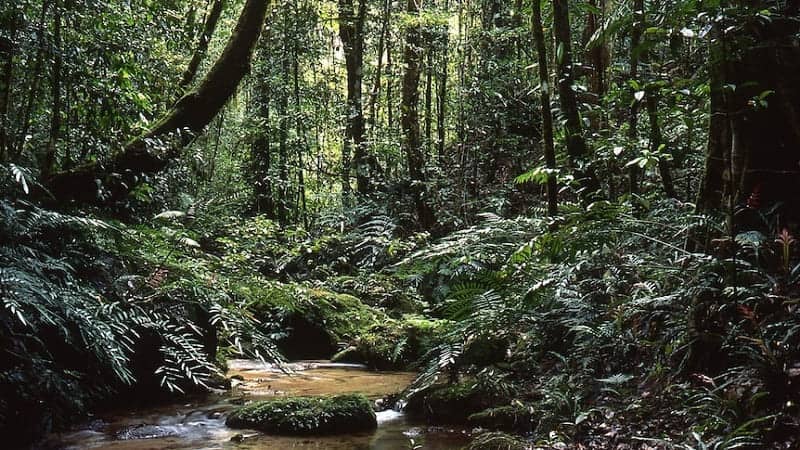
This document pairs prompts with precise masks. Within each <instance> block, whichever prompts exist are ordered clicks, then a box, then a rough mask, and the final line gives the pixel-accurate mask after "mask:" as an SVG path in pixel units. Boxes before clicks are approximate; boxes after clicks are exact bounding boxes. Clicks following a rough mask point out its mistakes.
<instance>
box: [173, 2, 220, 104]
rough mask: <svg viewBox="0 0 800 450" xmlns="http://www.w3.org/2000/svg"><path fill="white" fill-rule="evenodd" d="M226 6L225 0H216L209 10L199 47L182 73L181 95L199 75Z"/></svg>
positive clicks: (179, 87) (198, 43)
mask: <svg viewBox="0 0 800 450" xmlns="http://www.w3.org/2000/svg"><path fill="white" fill-rule="evenodd" d="M224 6H225V0H214V3H213V4H212V5H211V11H209V13H208V17H206V21H205V24H204V25H203V31H202V32H201V33H200V38H199V39H198V41H197V47H196V48H195V50H194V54H193V55H192V59H191V60H190V61H189V65H188V66H186V70H185V71H184V72H183V75H181V81H180V82H179V83H178V89H179V91H178V92H179V94H180V95H183V92H184V90H185V89H187V88H188V87H189V86H190V85H191V84H192V82H193V81H194V79H195V77H196V76H197V69H199V68H200V62H201V61H202V60H203V57H204V56H205V55H206V52H208V44H209V42H211V37H212V36H213V35H214V30H216V29H217V23H218V22H219V18H220V16H222V9H223V7H224Z"/></svg>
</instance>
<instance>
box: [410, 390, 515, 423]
mask: <svg viewBox="0 0 800 450" xmlns="http://www.w3.org/2000/svg"><path fill="white" fill-rule="evenodd" d="M507 401H508V399H502V398H500V396H498V395H497V394H494V393H491V392H486V391H485V390H483V389H480V388H479V387H477V386H475V385H474V384H472V383H468V382H467V383H457V384H450V385H437V386H433V387H431V388H428V389H426V390H424V391H420V392H417V393H415V394H413V395H411V396H410V397H409V399H408V404H407V405H406V411H408V412H409V413H410V414H412V415H414V416H418V417H423V418H424V419H425V420H426V421H428V422H429V423H466V422H467V418H468V417H469V416H470V415H472V414H475V413H478V412H480V411H483V410H485V409H487V408H491V407H493V406H496V405H498V404H500V403H503V402H507Z"/></svg>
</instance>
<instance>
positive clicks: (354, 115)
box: [339, 0, 370, 197]
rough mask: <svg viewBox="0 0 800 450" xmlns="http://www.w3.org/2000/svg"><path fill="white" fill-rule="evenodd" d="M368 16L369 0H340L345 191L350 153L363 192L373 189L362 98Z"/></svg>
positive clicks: (358, 186)
mask: <svg viewBox="0 0 800 450" xmlns="http://www.w3.org/2000/svg"><path fill="white" fill-rule="evenodd" d="M366 16H367V0H360V1H359V2H358V5H357V9H356V5H354V0H339V38H340V39H341V40H342V45H343V47H344V59H345V67H346V69H347V108H346V114H347V119H346V121H347V125H346V127H345V135H344V142H343V145H342V194H343V195H344V196H345V197H347V196H348V195H349V193H350V165H351V163H350V157H351V155H352V157H353V163H355V172H356V186H357V189H358V192H359V193H360V194H366V193H368V192H369V191H370V186H369V181H370V174H369V165H368V161H367V158H366V147H365V145H364V109H363V105H362V101H361V85H362V81H363V65H364V21H365V20H366Z"/></svg>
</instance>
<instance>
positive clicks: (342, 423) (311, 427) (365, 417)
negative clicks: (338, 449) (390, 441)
mask: <svg viewBox="0 0 800 450" xmlns="http://www.w3.org/2000/svg"><path fill="white" fill-rule="evenodd" d="M226 424H227V425H228V426H229V427H231V428H250V429H254V430H258V431H263V432H265V433H273V434H287V435H325V434H345V433H354V432H359V431H368V430H373V429H375V428H376V427H377V426H378V422H377V419H376V417H375V411H374V410H373V409H372V404H371V402H370V401H369V400H368V399H367V398H366V397H364V396H363V395H358V394H348V395H339V396H335V397H289V398H284V399H279V400H270V401H261V402H254V403H251V404H249V405H246V406H243V407H241V408H239V409H237V410H235V411H234V412H233V413H231V414H230V415H229V416H228V419H227V420H226Z"/></svg>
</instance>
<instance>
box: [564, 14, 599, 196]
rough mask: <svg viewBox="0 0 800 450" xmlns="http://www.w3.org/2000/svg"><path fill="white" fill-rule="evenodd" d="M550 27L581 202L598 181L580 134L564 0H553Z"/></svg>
mask: <svg viewBox="0 0 800 450" xmlns="http://www.w3.org/2000/svg"><path fill="white" fill-rule="evenodd" d="M553 30H554V33H555V38H556V49H557V50H556V63H557V64H556V65H557V70H558V72H557V74H556V76H557V78H558V96H559V100H560V102H561V113H562V114H563V115H564V131H565V134H566V136H567V153H568V154H569V159H570V163H571V164H572V171H573V172H574V174H575V179H576V180H578V183H579V185H580V196H581V198H582V200H583V202H584V203H588V202H589V201H590V200H591V199H592V198H595V197H597V196H598V194H599V191H600V182H599V181H598V179H597V176H596V175H595V172H594V169H592V167H591V164H590V161H589V160H588V156H589V149H588V147H587V146H586V140H585V139H584V137H583V127H582V126H581V121H580V115H579V112H578V100H577V96H576V94H575V90H574V87H573V85H574V84H575V79H574V76H573V66H572V64H573V63H572V37H571V34H570V22H569V6H568V2H567V0H553Z"/></svg>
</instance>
